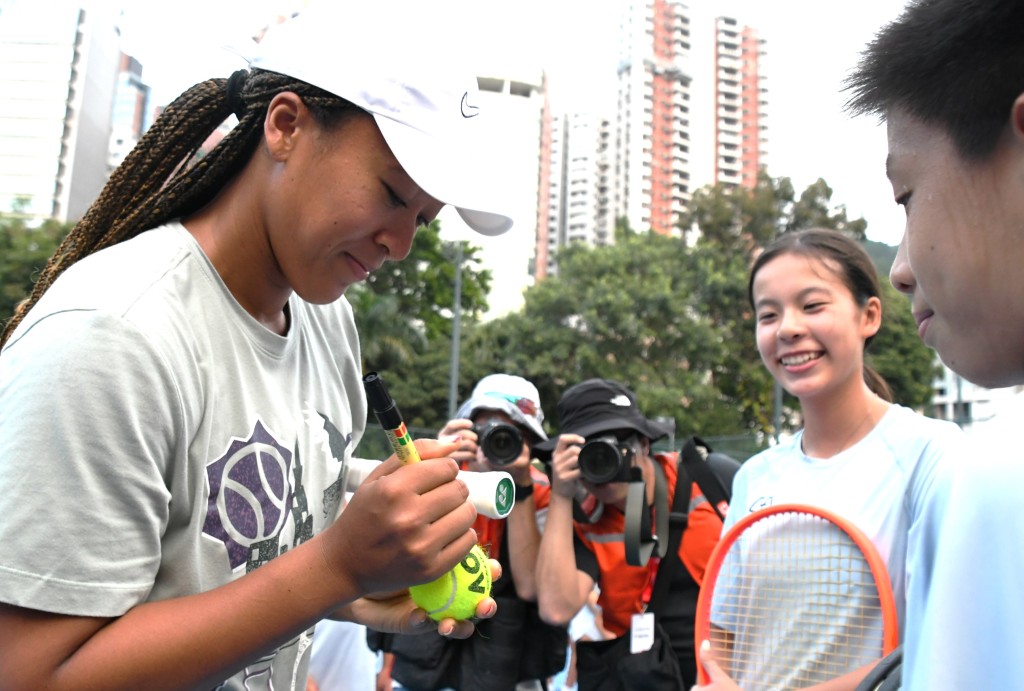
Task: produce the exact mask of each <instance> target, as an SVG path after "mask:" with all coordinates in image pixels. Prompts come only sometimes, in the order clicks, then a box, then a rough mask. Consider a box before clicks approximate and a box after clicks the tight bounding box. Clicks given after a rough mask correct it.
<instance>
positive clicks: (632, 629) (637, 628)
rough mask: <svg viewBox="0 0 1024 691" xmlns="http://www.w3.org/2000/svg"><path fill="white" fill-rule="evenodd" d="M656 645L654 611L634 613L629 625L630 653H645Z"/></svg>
mask: <svg viewBox="0 0 1024 691" xmlns="http://www.w3.org/2000/svg"><path fill="white" fill-rule="evenodd" d="M652 645H654V613H653V612H644V613H643V614H634V615H633V621H632V623H631V624H630V626H629V652H630V654H636V653H643V652H646V651H648V650H650V649H651V646H652Z"/></svg>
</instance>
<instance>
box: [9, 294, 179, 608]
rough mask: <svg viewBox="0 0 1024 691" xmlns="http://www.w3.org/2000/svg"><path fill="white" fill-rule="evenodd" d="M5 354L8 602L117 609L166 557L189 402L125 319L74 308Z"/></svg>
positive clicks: (24, 333) (27, 333)
mask: <svg viewBox="0 0 1024 691" xmlns="http://www.w3.org/2000/svg"><path fill="white" fill-rule="evenodd" d="M16 336H17V340H13V341H12V342H11V343H9V344H8V346H7V347H6V348H5V349H4V351H3V354H2V356H0V516H2V517H3V519H2V520H0V544H3V545H4V550H3V556H2V558H0V601H3V602H8V603H13V604H16V605H19V606H23V607H28V608H32V609H39V610H45V611H54V612H61V613H66V614H76V615H92V616H117V615H119V614H121V613H123V612H124V611H125V610H127V609H128V608H130V607H131V606H132V605H134V604H135V603H137V602H138V601H140V600H142V599H144V598H145V597H146V595H147V594H148V593H149V591H150V589H151V587H152V584H153V581H154V576H155V574H156V571H157V568H158V566H159V563H160V537H161V535H162V533H163V528H164V525H165V523H166V520H167V515H168V505H169V503H170V492H169V490H168V488H167V485H166V483H165V481H164V478H165V473H166V472H167V467H166V466H167V464H168V463H169V462H171V459H173V455H174V452H175V447H176V445H177V444H178V442H177V440H176V438H175V431H174V430H176V429H180V428H181V420H182V417H181V415H182V414H181V409H180V407H179V406H178V405H177V401H178V400H179V399H178V395H177V391H176V387H175V384H174V381H173V379H172V377H171V376H170V373H169V372H168V369H167V367H166V366H165V364H164V363H163V361H162V360H161V358H160V357H159V356H158V355H157V354H156V353H155V352H154V351H153V349H151V348H149V347H148V344H147V343H146V342H145V341H143V339H141V338H140V337H139V336H138V334H137V333H136V332H135V331H134V329H133V328H132V327H131V326H130V325H127V324H126V323H125V322H124V321H123V320H121V319H119V318H117V317H114V316H110V315H108V314H104V313H100V312H95V311H82V310H75V311H66V312H59V313H57V314H54V315H50V316H47V317H44V318H43V319H41V320H40V321H38V322H36V323H34V324H32V325H31V328H27V329H22V330H19V332H18V333H17V334H16Z"/></svg>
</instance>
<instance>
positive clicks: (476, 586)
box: [409, 545, 491, 621]
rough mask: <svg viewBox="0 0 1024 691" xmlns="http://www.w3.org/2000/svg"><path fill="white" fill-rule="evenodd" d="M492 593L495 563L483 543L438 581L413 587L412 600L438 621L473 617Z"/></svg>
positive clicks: (410, 591) (411, 589)
mask: <svg viewBox="0 0 1024 691" xmlns="http://www.w3.org/2000/svg"><path fill="white" fill-rule="evenodd" d="M490 594H491V565H490V562H489V561H488V559H487V555H486V554H484V551H483V550H482V549H480V546H479V545H473V549H471V550H470V551H469V554H467V555H466V558H465V559H463V560H462V561H460V562H459V563H458V564H456V565H455V567H454V568H453V569H452V570H451V571H449V572H447V573H445V574H443V575H441V577H439V578H438V579H437V580H434V581H431V582H430V583H424V584H423V585H414V586H412V587H411V588H409V595H410V596H411V597H412V601H413V602H415V603H416V604H417V605H418V606H420V607H421V608H423V609H424V610H426V612H427V615H428V616H429V617H430V618H431V619H433V620H434V621H441V620H442V619H444V618H446V617H451V618H452V619H457V620H460V621H461V620H463V619H469V618H470V617H472V616H473V615H474V614H475V613H476V606H477V604H478V603H479V602H480V601H481V600H483V599H484V598H485V597H488V596H490Z"/></svg>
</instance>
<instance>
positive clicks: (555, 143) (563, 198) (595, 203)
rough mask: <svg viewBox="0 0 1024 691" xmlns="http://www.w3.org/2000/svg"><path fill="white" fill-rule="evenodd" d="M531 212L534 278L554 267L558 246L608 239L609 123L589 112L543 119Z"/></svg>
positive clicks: (610, 232) (610, 218) (610, 227)
mask: <svg viewBox="0 0 1024 691" xmlns="http://www.w3.org/2000/svg"><path fill="white" fill-rule="evenodd" d="M544 131H545V133H546V135H545V137H544V141H545V142H546V146H542V157H543V158H542V160H541V165H542V172H541V184H542V192H541V195H540V199H541V202H540V203H539V204H538V214H537V238H538V241H537V253H536V254H537V266H536V279H537V280H542V279H543V278H544V277H545V276H547V275H548V274H554V273H557V258H558V250H559V248H561V247H563V246H565V245H568V244H571V243H574V242H582V243H584V244H587V245H606V244H608V243H610V242H612V241H613V240H614V232H615V215H614V214H613V213H612V208H611V199H612V198H611V192H612V190H611V137H612V134H611V123H610V121H609V120H608V118H607V117H602V116H600V115H595V114H592V113H571V114H568V115H561V116H558V117H554V118H549V119H548V120H547V125H546V127H545V130H544Z"/></svg>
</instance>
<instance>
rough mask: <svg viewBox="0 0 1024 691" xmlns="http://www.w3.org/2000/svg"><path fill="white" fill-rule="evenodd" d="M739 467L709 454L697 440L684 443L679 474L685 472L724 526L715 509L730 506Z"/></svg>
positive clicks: (691, 439) (718, 456)
mask: <svg viewBox="0 0 1024 691" xmlns="http://www.w3.org/2000/svg"><path fill="white" fill-rule="evenodd" d="M739 467H740V464H739V462H737V461H736V460H734V459H732V458H729V457H728V456H726V455H724V454H720V453H714V452H712V450H711V447H710V446H708V445H707V444H706V443H705V442H704V440H703V439H701V438H700V437H698V436H691V437H690V438H689V439H687V440H686V443H685V444H683V450H682V452H681V453H680V454H679V468H680V471H683V470H685V471H686V476H687V477H689V478H691V479H692V480H693V482H696V483H697V486H698V487H700V491H701V493H702V494H703V495H704V498H705V499H707V500H708V503H710V504H711V508H712V509H714V510H715V513H716V514H718V517H719V518H720V519H722V522H723V523H724V522H725V516H724V515H723V514H722V510H721V509H719V508H718V507H719V505H720V504H722V502H725V503H726V504H728V503H729V499H730V498H731V497H732V478H733V476H734V475H735V474H736V471H737V470H738V469H739ZM680 476H682V472H680ZM722 476H725V477H724V478H723V477H722Z"/></svg>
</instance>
